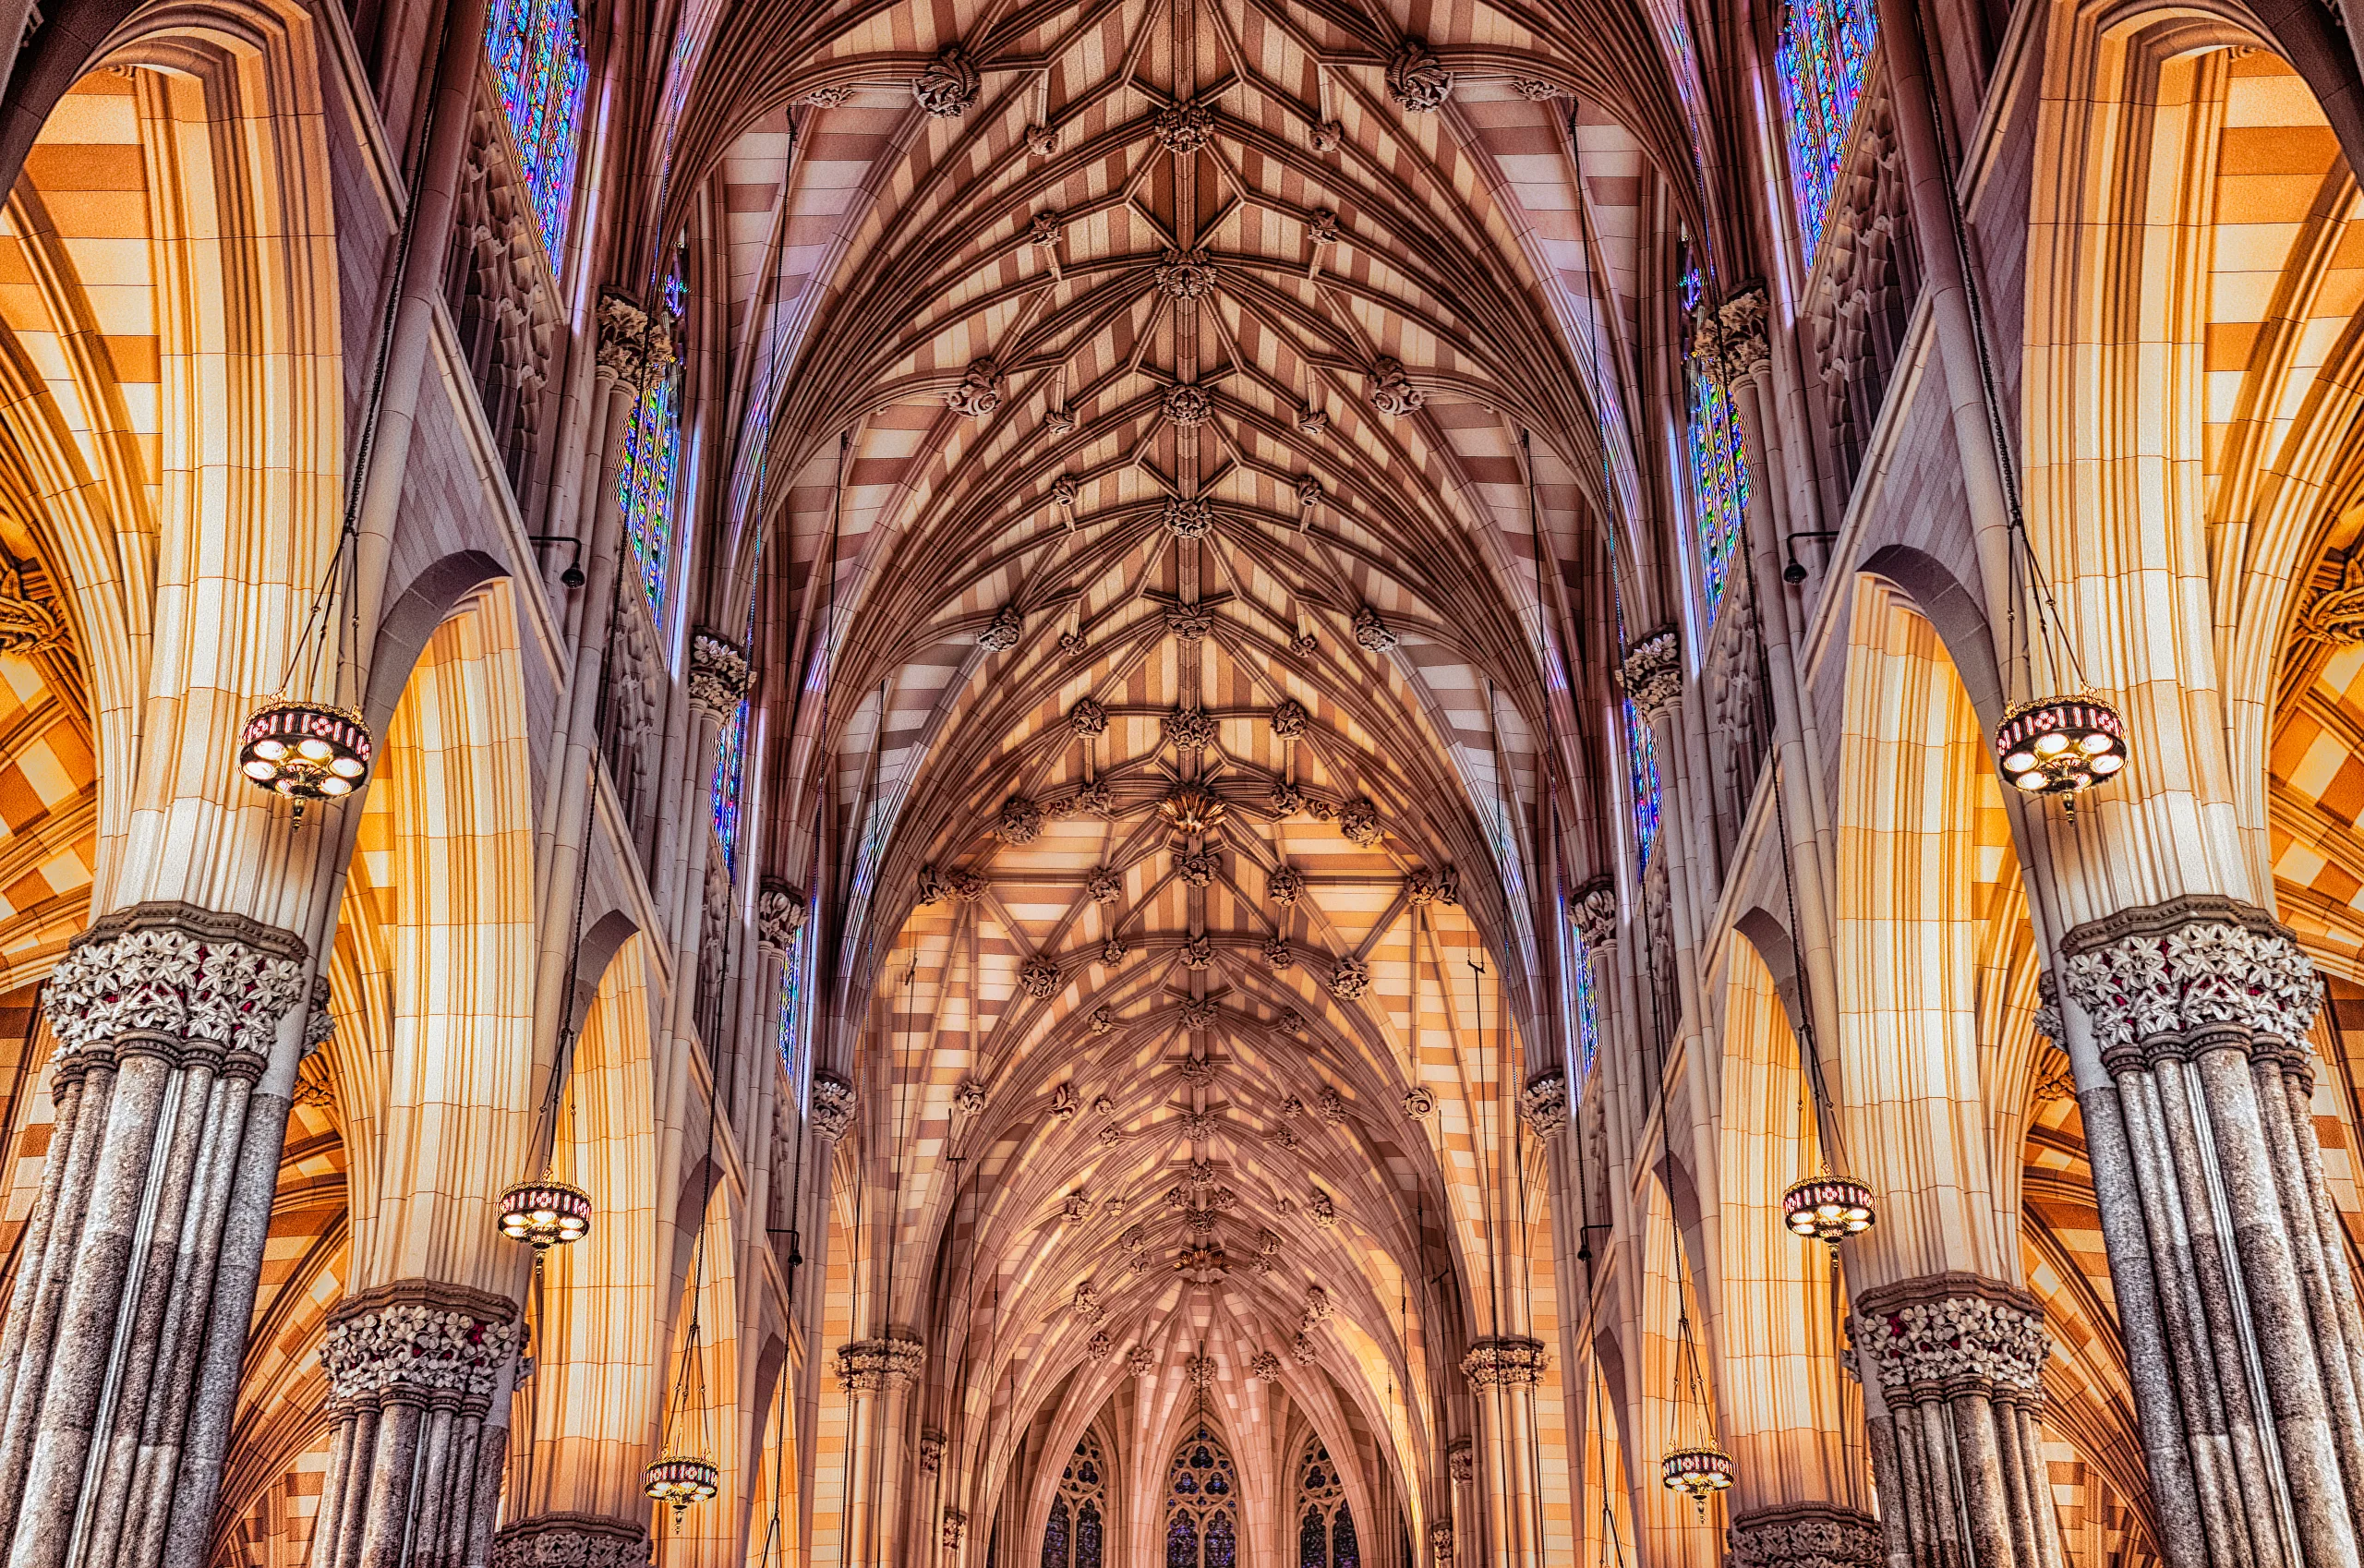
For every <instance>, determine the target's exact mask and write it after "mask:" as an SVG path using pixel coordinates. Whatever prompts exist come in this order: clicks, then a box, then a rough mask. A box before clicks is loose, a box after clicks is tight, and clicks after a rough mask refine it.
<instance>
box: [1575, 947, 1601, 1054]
mask: <svg viewBox="0 0 2364 1568" xmlns="http://www.w3.org/2000/svg"><path fill="white" fill-rule="evenodd" d="M1599 983H1600V982H1599V980H1598V977H1597V976H1596V975H1594V973H1593V971H1592V952H1591V950H1590V949H1589V948H1587V947H1586V946H1585V945H1584V944H1583V943H1582V942H1578V943H1577V944H1576V1041H1577V1048H1578V1055H1577V1059H1576V1076H1577V1077H1578V1078H1582V1077H1583V1076H1584V1075H1585V1074H1586V1073H1588V1072H1590V1071H1591V1070H1592V1064H1593V1059H1594V1058H1595V1057H1597V1056H1598V1055H1600V993H1599V990H1598V986H1599Z"/></svg>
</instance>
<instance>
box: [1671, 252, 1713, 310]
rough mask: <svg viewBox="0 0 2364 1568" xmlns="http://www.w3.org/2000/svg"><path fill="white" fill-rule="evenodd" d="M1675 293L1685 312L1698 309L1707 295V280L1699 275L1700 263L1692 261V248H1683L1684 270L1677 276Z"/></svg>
mask: <svg viewBox="0 0 2364 1568" xmlns="http://www.w3.org/2000/svg"><path fill="white" fill-rule="evenodd" d="M1674 292H1675V296H1676V297H1677V298H1679V299H1681V300H1682V301H1683V309H1684V310H1685V311H1692V310H1696V309H1698V308H1699V301H1700V300H1701V299H1702V298H1704V297H1706V296H1707V279H1706V278H1704V277H1702V276H1700V275H1699V263H1698V262H1697V261H1695V260H1694V259H1692V256H1691V247H1689V246H1687V245H1686V246H1684V247H1683V267H1682V270H1681V271H1678V272H1677V273H1676V274H1675V279H1674Z"/></svg>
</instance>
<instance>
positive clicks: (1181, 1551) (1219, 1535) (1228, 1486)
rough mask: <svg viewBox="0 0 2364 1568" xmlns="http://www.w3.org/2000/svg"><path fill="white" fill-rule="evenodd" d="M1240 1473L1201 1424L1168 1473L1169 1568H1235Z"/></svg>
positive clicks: (1184, 1440) (1167, 1553)
mask: <svg viewBox="0 0 2364 1568" xmlns="http://www.w3.org/2000/svg"><path fill="white" fill-rule="evenodd" d="M1236 1475H1237V1473H1236V1471H1235V1470H1234V1469H1233V1467H1232V1463H1231V1453H1230V1451H1229V1450H1227V1449H1225V1448H1224V1445H1223V1440H1222V1439H1221V1438H1218V1437H1216V1436H1215V1434H1214V1430H1213V1429H1212V1428H1211V1427H1209V1426H1207V1425H1206V1424H1205V1423H1204V1422H1200V1425H1199V1429H1197V1430H1196V1431H1194V1432H1192V1433H1191V1434H1190V1435H1189V1436H1188V1437H1187V1438H1185V1439H1183V1440H1182V1446H1181V1447H1179V1448H1177V1449H1176V1450H1175V1451H1174V1463H1173V1465H1170V1466H1169V1467H1168V1468H1167V1471H1166V1477H1167V1478H1166V1487H1165V1490H1166V1498H1165V1568H1235V1564H1236V1562H1238V1558H1239V1537H1238V1528H1239V1525H1238V1518H1237V1514H1236V1508H1237V1504H1236V1502H1234V1501H1233V1498H1234V1495H1235V1494H1236V1492H1237V1490H1238V1481H1237V1478H1236Z"/></svg>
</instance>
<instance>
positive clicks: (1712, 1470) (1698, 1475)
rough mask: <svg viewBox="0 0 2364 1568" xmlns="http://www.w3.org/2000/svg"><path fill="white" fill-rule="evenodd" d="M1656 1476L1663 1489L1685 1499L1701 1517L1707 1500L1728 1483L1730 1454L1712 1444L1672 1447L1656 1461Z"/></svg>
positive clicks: (1729, 1484) (1703, 1516)
mask: <svg viewBox="0 0 2364 1568" xmlns="http://www.w3.org/2000/svg"><path fill="white" fill-rule="evenodd" d="M1658 1478H1659V1479H1660V1480H1661V1481H1663V1482H1664V1483H1665V1484H1666V1490H1669V1491H1679V1492H1681V1493H1682V1494H1683V1496H1685V1497H1687V1498H1689V1499H1690V1500H1691V1501H1692V1503H1693V1504H1694V1505H1695V1507H1696V1508H1697V1509H1698V1510H1699V1515H1700V1517H1701V1518H1705V1517H1707V1499H1708V1498H1709V1497H1710V1496H1712V1495H1714V1494H1715V1493H1717V1492H1719V1491H1724V1490H1728V1489H1729V1488H1730V1487H1731V1484H1732V1456H1731V1454H1729V1453H1725V1452H1724V1451H1723V1450H1722V1449H1720V1448H1718V1447H1717V1446H1716V1445H1715V1444H1713V1443H1703V1444H1701V1445H1699V1446H1698V1447H1696V1448H1677V1449H1673V1450H1670V1452H1669V1453H1668V1454H1667V1456H1666V1457H1665V1458H1663V1459H1661V1460H1659V1461H1658Z"/></svg>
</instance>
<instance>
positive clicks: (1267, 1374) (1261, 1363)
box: [1248, 1350, 1281, 1383]
mask: <svg viewBox="0 0 2364 1568" xmlns="http://www.w3.org/2000/svg"><path fill="white" fill-rule="evenodd" d="M1248 1376H1249V1377H1251V1378H1254V1379H1256V1380H1257V1381H1260V1382H1268V1383H1276V1382H1278V1381H1281V1358H1280V1357H1277V1356H1275V1355H1273V1354H1272V1352H1271V1351H1269V1350H1260V1351H1258V1352H1257V1353H1256V1355H1255V1357H1254V1358H1253V1359H1251V1360H1250V1361H1249V1362H1248Z"/></svg>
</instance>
